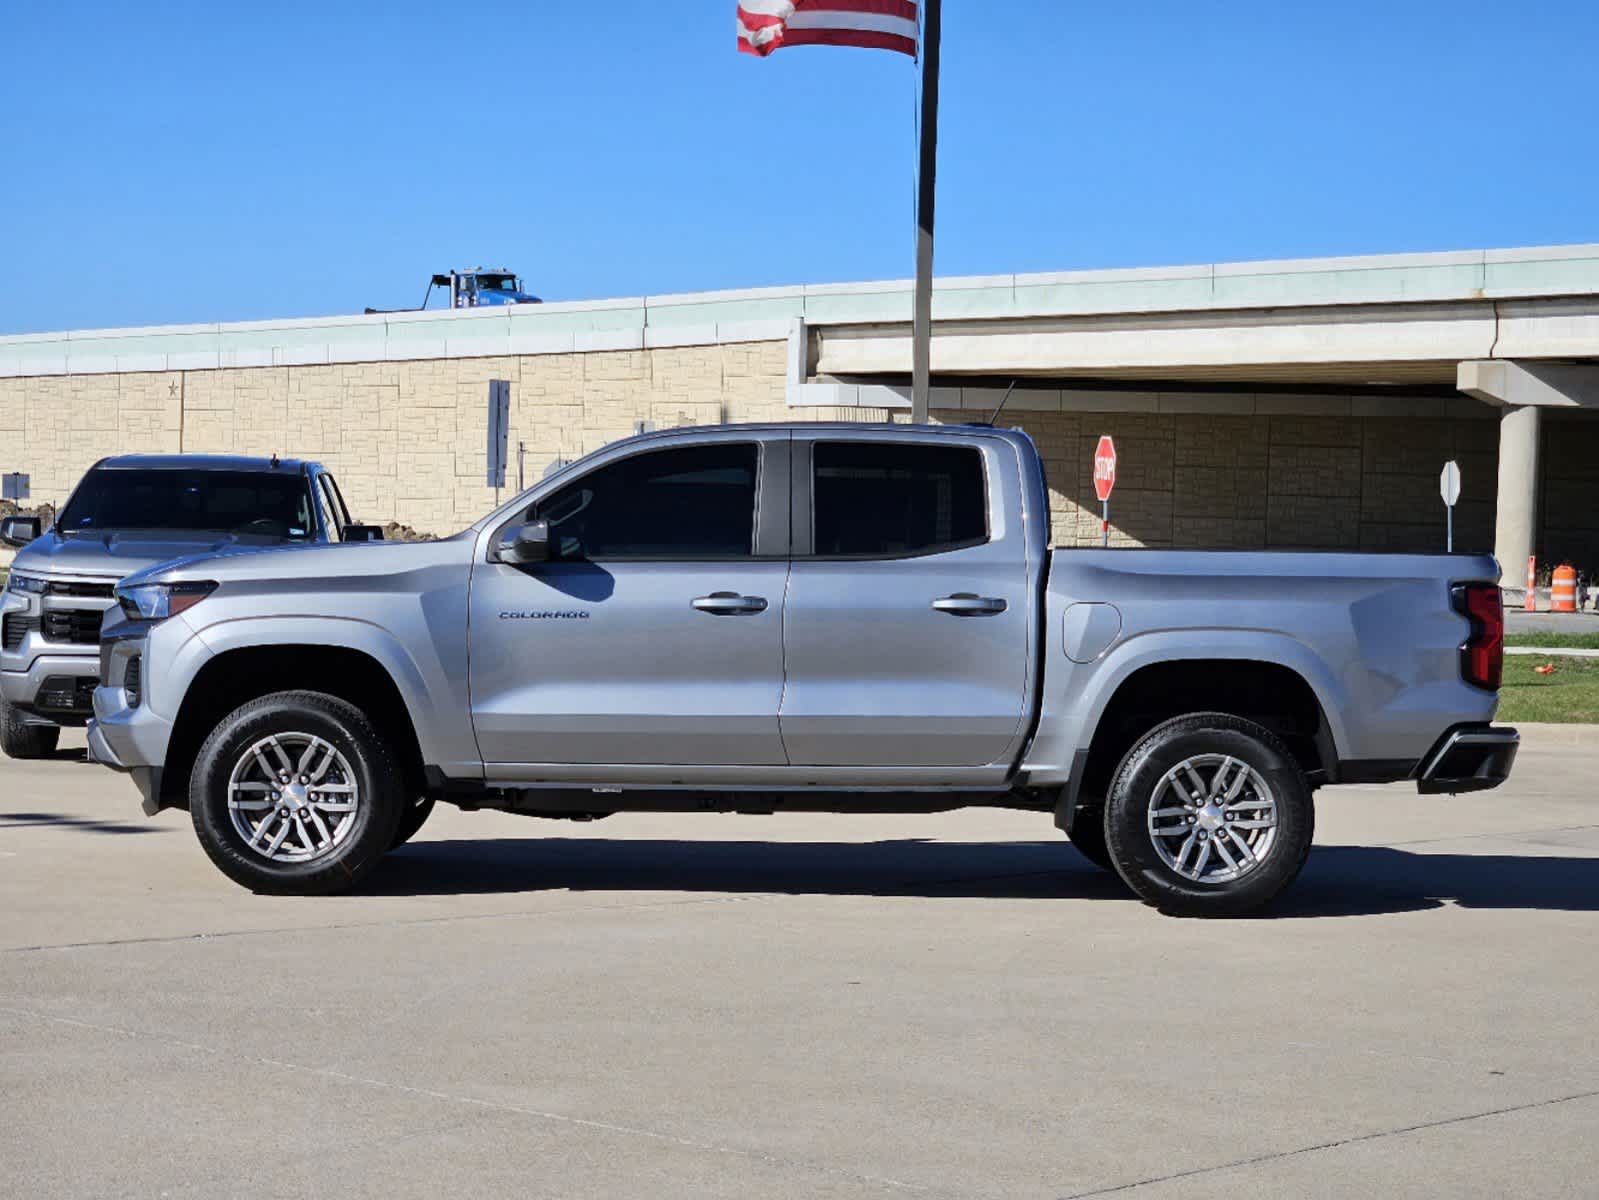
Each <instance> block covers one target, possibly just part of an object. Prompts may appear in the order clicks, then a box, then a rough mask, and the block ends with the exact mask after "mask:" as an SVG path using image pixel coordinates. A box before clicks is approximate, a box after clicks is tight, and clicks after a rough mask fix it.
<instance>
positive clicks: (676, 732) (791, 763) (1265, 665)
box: [89, 424, 1517, 915]
mask: <svg viewBox="0 0 1599 1200" xmlns="http://www.w3.org/2000/svg"><path fill="white" fill-rule="evenodd" d="M1049 528H1050V522H1049V510H1048V492H1047V490H1046V488H1045V483H1044V475H1043V470H1042V467H1041V463H1040V460H1039V457H1038V454H1037V453H1036V451H1035V449H1034V447H1033V444H1032V442H1031V441H1030V440H1029V439H1028V437H1027V436H1026V435H1025V434H1023V433H1021V432H1017V431H1004V430H998V429H993V428H989V427H982V426H979V427H952V426H944V427H917V426H905V425H886V426H871V425H854V424H852V425H827V424H804V425H779V426H756V425H746V426H720V427H715V428H696V429H692V430H676V431H671V432H662V433H653V434H646V435H643V436H641V437H636V438H631V439H628V440H625V441H621V442H617V443H614V444H612V445H610V446H607V447H606V448H604V449H603V450H600V451H597V452H596V453H594V454H591V455H589V456H588V457H586V458H584V459H581V460H579V461H577V462H574V463H572V464H570V465H568V466H566V467H565V468H563V469H561V470H559V471H558V472H556V473H554V474H552V475H551V476H549V477H548V478H546V479H545V480H543V481H542V482H540V483H539V484H538V485H536V486H535V487H533V488H532V489H530V490H529V491H527V492H526V493H524V494H522V495H519V496H518V497H516V499H514V500H512V501H510V502H509V503H507V504H506V505H504V506H503V507H501V508H499V509H497V510H496V511H495V512H493V513H491V514H490V515H488V516H486V517H484V518H483V519H482V520H481V521H479V522H478V523H477V524H475V525H473V526H472V527H471V528H469V529H467V530H465V531H463V532H461V533H460V534H457V535H456V536H454V537H450V538H447V539H445V540H442V541H436V542H429V543H420V544H406V545H402V544H392V543H375V544H369V545H337V546H325V547H319V548H310V549H302V550H294V551H291V552H284V551H279V550H265V551H259V552H254V553H250V554H241V555H230V554H220V555H205V556H197V557H193V558H189V559H186V560H182V561H179V562H176V563H169V564H165V565H163V566H160V567H157V568H154V569H152V570H148V571H145V572H143V573H141V574H139V575H137V576H133V577H130V578H129V579H126V580H124V581H123V583H122V584H121V585H120V586H119V587H118V589H117V597H118V600H119V603H120V609H121V614H120V616H113V617H111V618H108V620H107V624H106V627H105V630H104V645H103V649H102V651H101V668H100V671H101V675H100V685H101V686H100V687H99V688H98V689H97V690H96V691H95V693H94V712H95V719H94V721H93V723H92V724H91V725H90V727H89V743H90V749H91V754H92V756H93V757H94V758H95V759H96V760H98V761H99V762H102V763H105V764H106V765H108V766H111V767H114V768H116V769H119V770H122V771H127V772H131V774H132V776H133V779H134V781H135V783H136V784H137V785H138V788H139V790H140V791H141V792H142V794H143V798H144V808H145V811H146V812H147V813H152V814H153V813H155V812H156V811H158V810H159V809H161V808H163V807H167V806H177V807H186V808H187V809H188V810H189V813H190V815H191V818H192V821H193V824H194V828H195V831H196V833H197V834H198V837H199V840H200V842H201V844H202V845H203V847H204V848H205V850H206V852H207V853H208V854H209V855H210V857H211V858H212V860H213V861H214V862H215V863H216V865H217V866H218V867H219V868H221V870H222V871H223V872H225V873H226V874H227V875H229V876H230V877H231V878H233V879H234V880H235V881H237V882H238V883H241V884H243V885H245V886H247V887H250V888H253V889H256V890H258V891H261V892H269V893H292V894H305V893H314V892H327V891H332V890H335V889H339V888H345V887H348V886H350V885H351V884H354V883H356V882H358V881H359V880H360V879H361V878H362V877H363V876H365V875H366V874H367V872H368V871H370V870H371V869H372V868H373V866H374V864H375V863H376V862H377V861H378V860H379V858H380V857H381V856H382V855H383V854H384V853H385V852H387V851H388V850H390V849H391V848H393V847H394V846H396V845H398V844H399V843H401V842H403V841H404V840H405V839H406V838H408V837H410V836H411V835H412V834H414V833H415V832H416V831H417V829H418V828H419V827H420V825H421V822H422V821H423V820H424V819H425V818H426V816H427V814H428V812H429V810H430V809H431V808H432V806H433V805H434V803H435V802H436V801H439V800H443V801H446V802H450V803H454V804H456V805H458V806H460V807H462V808H466V809H477V808H494V809H504V810H510V811H514V812H519V813H526V814H529V815H533V816H539V817H553V818H568V819H579V820H592V819H595V818H598V817H603V816H608V815H610V814H612V813H615V812H619V811H626V810H654V811H663V810H664V811H682V812H703V811H722V812H729V811H730V812H759V813H771V812H785V811H798V810H810V811H831V812H935V811H942V810H947V809H952V808H956V807H961V806H967V805H990V806H996V807H1002V808H1013V809H1028V810H1033V811H1037V812H1038V813H1040V814H1044V815H1049V816H1052V817H1053V819H1054V821H1055V823H1056V825H1058V826H1059V827H1060V828H1062V829H1063V830H1064V831H1065V832H1066V834H1067V835H1068V836H1069V837H1070V838H1071V840H1072V841H1073V842H1074V843H1075V844H1076V845H1077V846H1078V847H1079V848H1080V849H1081V850H1082V851H1083V853H1084V854H1085V855H1086V856H1087V857H1088V858H1090V859H1092V860H1093V861H1094V862H1096V863H1098V864H1100V865H1102V866H1107V867H1110V868H1113V869H1114V870H1115V871H1116V872H1117V873H1118V874H1119V875H1120V876H1121V877H1122V879H1124V880H1125V881H1126V883H1127V884H1128V885H1129V886H1131V887H1132V888H1133V889H1134V890H1135V891H1136V892H1137V893H1138V894H1139V895H1140V896H1142V897H1143V898H1144V899H1145V900H1147V901H1148V902H1150V903H1152V904H1155V905H1156V906H1158V907H1160V908H1162V909H1164V910H1166V911H1168V912H1172V913H1178V914H1190V915H1225V914H1233V913H1239V912H1243V911H1247V910H1250V909H1253V908H1256V907H1258V906H1260V905H1262V904H1265V903H1266V902H1267V901H1269V900H1270V899H1272V898H1273V897H1274V896H1276V895H1277V894H1278V893H1279V892H1280V891H1281V890H1282V889H1283V888H1284V887H1286V886H1287V885H1288V883H1289V882H1290V881H1292V880H1293V878H1294V877H1295V876H1296V875H1297V874H1298V872H1299V870H1300V868H1301V866H1302V865H1303V863H1304V861H1305V858H1306V855H1307V854H1308V853H1309V851H1310V845H1311V837H1312V827H1313V822H1314V808H1313V803H1312V795H1313V792H1314V791H1315V789H1316V788H1318V787H1320V786H1321V785H1323V784H1329V783H1347V782H1366V783H1370V782H1380V781H1399V780H1408V781H1411V782H1412V783H1413V784H1414V785H1415V786H1416V787H1417V788H1418V789H1419V790H1420V791H1422V792H1445V791H1450V792H1455V791H1468V790H1474V789H1478V788H1490V787H1493V786H1495V785H1497V784H1499V783H1500V782H1502V781H1503V780H1504V778H1505V777H1506V775H1507V774H1508V772H1509V770H1510V765H1511V762H1512V760H1513V758H1514V756H1515V751H1516V747H1517V735H1516V732H1515V731H1514V730H1512V729H1505V728H1499V727H1494V726H1493V725H1492V724H1491V720H1492V718H1493V715H1494V709H1495V705H1496V702H1497V697H1496V689H1497V688H1498V686H1499V676H1500V667H1501V655H1502V641H1503V637H1502V614H1501V610H1500V595H1499V590H1498V587H1497V584H1496V580H1497V577H1498V566H1497V564H1496V563H1495V562H1494V560H1493V559H1492V558H1490V557H1486V556H1470V555H1450V556H1443V555H1438V556H1427V555H1404V554H1336V553H1319V554H1318V553H1274V552H1241V553H1228V552H1214V551H1213V552H1190V551H1181V550H1100V549H1092V550H1087V549H1085V550H1051V549H1050V547H1049V542H1048V532H1049Z"/></svg>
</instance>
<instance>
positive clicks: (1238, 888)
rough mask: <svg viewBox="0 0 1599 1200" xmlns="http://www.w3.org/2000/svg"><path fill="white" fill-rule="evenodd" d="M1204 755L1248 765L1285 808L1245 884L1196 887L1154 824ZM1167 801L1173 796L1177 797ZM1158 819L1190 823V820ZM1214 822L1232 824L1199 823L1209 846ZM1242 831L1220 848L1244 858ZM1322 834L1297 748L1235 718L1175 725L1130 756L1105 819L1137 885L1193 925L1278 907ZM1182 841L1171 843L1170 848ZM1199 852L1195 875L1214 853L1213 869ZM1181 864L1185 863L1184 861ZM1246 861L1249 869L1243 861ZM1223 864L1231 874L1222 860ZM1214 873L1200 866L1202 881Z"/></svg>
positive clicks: (1181, 720)
mask: <svg viewBox="0 0 1599 1200" xmlns="http://www.w3.org/2000/svg"><path fill="white" fill-rule="evenodd" d="M1202 755H1221V756H1227V757H1231V758H1233V759H1236V760H1239V761H1241V762H1243V763H1244V764H1246V765H1247V766H1248V767H1249V768H1251V769H1252V770H1253V771H1254V772H1255V773H1256V775H1257V776H1258V777H1259V779H1260V780H1261V781H1262V782H1263V783H1264V785H1265V787H1266V788H1267V789H1268V790H1269V791H1270V793H1271V798H1272V799H1273V800H1274V801H1275V816H1276V822H1277V824H1276V828H1275V835H1274V840H1273V841H1272V842H1271V843H1270V845H1269V846H1268V847H1267V848H1266V850H1264V851H1263V852H1262V854H1261V857H1260V859H1259V861H1258V862H1257V863H1256V864H1255V865H1253V866H1250V867H1248V868H1247V870H1245V871H1242V872H1241V873H1239V874H1238V876H1237V877H1236V878H1233V879H1230V880H1224V881H1220V882H1211V881H1208V880H1207V881H1200V880H1195V879H1190V878H1188V877H1187V876H1185V875H1183V874H1181V873H1179V871H1177V870H1175V869H1174V868H1173V867H1172V866H1171V865H1168V863H1167V862H1166V861H1165V859H1164V858H1163V857H1162V855H1161V852H1160V851H1159V850H1158V849H1157V848H1156V838H1155V836H1154V834H1152V833H1151V831H1150V825H1149V821H1150V815H1149V814H1150V806H1151V804H1152V802H1154V801H1155V800H1156V798H1157V788H1158V787H1159V786H1160V784H1161V781H1162V780H1163V779H1164V778H1165V777H1166V775H1167V772H1169V771H1171V770H1172V769H1173V768H1174V767H1176V766H1178V765H1179V764H1180V763H1182V762H1184V761H1185V760H1187V759H1190V758H1194V757H1196V756H1202ZM1233 770H1234V772H1235V773H1234V775H1233V776H1232V778H1233V779H1236V778H1237V776H1236V768H1233ZM1185 786H1187V785H1185ZM1190 790H1197V789H1190ZM1251 791H1253V789H1252V788H1251ZM1164 794H1165V795H1166V796H1171V795H1173V793H1172V792H1171V791H1170V790H1168V791H1166V792H1165V793H1164ZM1245 794H1246V795H1247V794H1250V793H1248V792H1246V793H1245ZM1163 803H1165V804H1168V805H1170V804H1171V803H1174V802H1173V801H1171V800H1167V801H1164V802H1163ZM1234 815H1235V816H1236V815H1243V816H1248V815H1249V814H1248V813H1243V814H1236V813H1235V814H1234ZM1256 815H1257V816H1258V815H1259V814H1258V813H1257V814H1256ZM1155 819H1156V820H1162V819H1164V820H1166V821H1174V820H1175V821H1179V822H1180V821H1181V820H1182V819H1183V818H1181V817H1180V816H1179V817H1176V818H1172V817H1166V818H1161V817H1156V818H1155ZM1232 819H1233V818H1232V817H1227V818H1226V820H1229V821H1230V820H1232ZM1206 820H1212V821H1215V822H1217V823H1220V822H1221V821H1222V820H1223V818H1222V817H1221V816H1218V815H1216V812H1215V811H1212V812H1211V813H1210V815H1209V816H1208V817H1206V816H1200V817H1198V818H1196V819H1195V820H1191V821H1190V822H1189V823H1190V824H1195V823H1196V821H1197V824H1196V829H1195V832H1196V836H1197V837H1199V838H1201V839H1204V838H1206V837H1207V836H1208V835H1206V834H1204V833H1202V832H1199V828H1200V827H1201V826H1203V824H1204V822H1205V821H1206ZM1241 827H1242V826H1226V827H1225V828H1226V829H1227V830H1228V833H1227V834H1226V835H1225V836H1220V835H1218V836H1217V837H1216V844H1218V845H1222V846H1227V847H1230V848H1231V849H1232V850H1233V851H1236V850H1237V849H1238V847H1237V840H1238V839H1237V838H1235V837H1234V833H1235V832H1236V830H1237V829H1238V828H1241ZM1315 828H1316V810H1315V804H1314V802H1313V800H1312V798H1311V790H1310V785H1309V783H1308V782H1307V781H1306V779H1305V773H1304V771H1303V770H1301V769H1300V766H1299V763H1298V762H1296V761H1295V759H1294V757H1293V755H1292V754H1290V753H1289V752H1288V748H1287V747H1286V746H1284V745H1283V744H1282V742H1280V741H1279V740H1278V739H1277V738H1276V737H1275V736H1273V734H1272V733H1271V731H1270V730H1267V729H1264V728H1262V727H1261V726H1259V725H1257V724H1255V723H1254V722H1253V721H1246V720H1243V719H1242V718H1240V717H1234V716H1231V715H1229V714H1227V713H1192V714H1189V715H1188V716H1183V717H1177V718H1175V719H1174V720H1170V721H1167V722H1165V723H1164V724H1162V725H1159V726H1157V727H1156V728H1154V729H1153V730H1151V731H1150V732H1149V733H1148V734H1146V735H1145V736H1144V738H1143V739H1142V740H1141V741H1139V742H1138V744H1137V745H1135V746H1134V747H1133V748H1132V750H1131V751H1129V752H1128V754H1127V757H1126V758H1124V759H1123V760H1122V764H1121V767H1120V769H1119V770H1118V771H1117V772H1116V779H1115V782H1114V783H1113V784H1112V786H1111V792H1110V797H1109V799H1108V802H1107V808H1106V818H1105V833H1106V842H1107V846H1108V849H1109V851H1110V856H1111V859H1112V861H1113V862H1114V863H1115V865H1116V871H1117V873H1118V874H1119V875H1120V876H1121V877H1122V878H1123V879H1124V880H1126V881H1127V886H1128V887H1130V888H1132V889H1133V891H1135V892H1137V893H1138V895H1139V896H1140V897H1141V898H1142V899H1143V900H1144V901H1145V903H1148V904H1152V905H1154V906H1155V907H1156V908H1159V909H1160V910H1161V911H1162V912H1166V913H1170V914H1172V915H1174V916H1189V917H1231V916H1238V915H1240V914H1243V913H1247V912H1252V911H1254V910H1255V909H1258V908H1260V907H1262V906H1263V905H1265V904H1268V903H1270V902H1271V900H1273V899H1274V898H1275V897H1276V896H1277V895H1278V894H1279V893H1280V892H1281V891H1282V890H1283V889H1284V888H1286V887H1287V886H1288V885H1289V884H1290V883H1292V882H1293V881H1294V879H1295V878H1296V877H1297V876H1298V874H1299V872H1300V870H1301V868H1303V867H1304V865H1305V859H1306V857H1307V856H1308V855H1309V854H1310V844H1311V841H1312V839H1313V838H1314V836H1315ZM1245 836H1246V837H1247V836H1248V835H1247V834H1246V835H1245ZM1175 840H1176V839H1175V838H1173V839H1171V840H1168V841H1167V842H1166V843H1165V844H1166V845H1167V846H1168V847H1170V846H1171V845H1172V842H1173V841H1175ZM1196 844H1197V845H1198V846H1199V849H1196V850H1193V851H1191V857H1190V858H1189V860H1188V865H1189V866H1190V867H1192V866H1193V865H1194V861H1195V859H1198V858H1199V856H1200V854H1201V852H1203V853H1204V854H1205V858H1203V859H1202V860H1200V861H1201V864H1206V863H1209V862H1211V861H1213V860H1212V859H1211V857H1210V856H1209V851H1208V849H1207V848H1205V847H1204V845H1203V842H1200V843H1196ZM1168 852H1170V851H1168ZM1174 857H1175V858H1177V859H1178V861H1182V856H1181V855H1174ZM1229 857H1231V855H1230V856H1229ZM1238 857H1239V858H1240V860H1241V861H1242V855H1239V856H1238ZM1214 861H1215V862H1216V863H1217V864H1218V865H1219V866H1221V865H1222V864H1221V859H1220V857H1219V854H1218V856H1217V857H1216V858H1215V859H1214ZM1209 869H1210V868H1209V867H1207V866H1204V865H1201V867H1200V870H1201V873H1203V872H1204V871H1206V870H1209Z"/></svg>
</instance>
